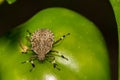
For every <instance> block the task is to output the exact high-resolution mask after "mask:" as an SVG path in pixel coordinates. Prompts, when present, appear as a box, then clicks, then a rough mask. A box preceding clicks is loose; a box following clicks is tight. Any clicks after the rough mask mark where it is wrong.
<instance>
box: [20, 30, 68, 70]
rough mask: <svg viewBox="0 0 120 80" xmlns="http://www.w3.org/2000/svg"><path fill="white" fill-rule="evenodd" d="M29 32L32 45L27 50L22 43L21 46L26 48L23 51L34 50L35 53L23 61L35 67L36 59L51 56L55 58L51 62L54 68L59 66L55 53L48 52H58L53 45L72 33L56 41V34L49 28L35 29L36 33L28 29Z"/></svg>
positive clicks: (42, 59) (41, 59) (28, 37)
mask: <svg viewBox="0 0 120 80" xmlns="http://www.w3.org/2000/svg"><path fill="white" fill-rule="evenodd" d="M27 32H28V33H29V36H27V40H28V41H29V42H30V44H31V47H30V48H25V50H24V47H23V45H21V48H22V49H23V50H24V51H23V53H27V52H28V51H32V52H34V53H35V54H34V55H32V56H31V57H30V60H29V61H25V62H23V63H26V62H30V63H31V64H32V67H33V68H34V67H35V64H34V60H36V59H37V60H39V61H44V60H45V58H46V57H51V58H53V60H52V61H51V62H52V64H53V66H54V68H57V64H56V63H55V57H54V55H52V54H48V53H49V52H56V53H58V51H55V50H53V46H54V45H55V44H57V43H58V42H60V41H61V40H63V39H64V38H65V37H66V36H68V35H70V33H67V34H65V35H63V36H62V37H61V38H59V39H58V40H57V41H54V34H53V33H52V31H51V30H49V29H39V30H37V31H35V32H34V33H31V32H29V31H27ZM21 44H22V43H21ZM59 56H60V57H62V58H64V59H66V60H68V59H67V58H66V57H64V56H63V55H59ZM33 68H32V69H33ZM32 69H31V70H30V71H32ZM57 69H58V70H60V69H59V68H57Z"/></svg>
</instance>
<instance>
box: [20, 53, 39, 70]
mask: <svg viewBox="0 0 120 80" xmlns="http://www.w3.org/2000/svg"><path fill="white" fill-rule="evenodd" d="M36 58H37V55H33V56H31V57H30V60H27V61H24V62H22V63H28V62H29V63H31V65H32V68H31V69H30V72H31V71H32V70H33V69H34V68H35V64H34V60H35V59H36Z"/></svg>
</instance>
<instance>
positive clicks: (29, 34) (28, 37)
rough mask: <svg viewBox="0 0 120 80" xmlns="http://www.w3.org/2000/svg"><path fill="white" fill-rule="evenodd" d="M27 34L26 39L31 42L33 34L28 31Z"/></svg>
mask: <svg viewBox="0 0 120 80" xmlns="http://www.w3.org/2000/svg"><path fill="white" fill-rule="evenodd" d="M27 33H28V35H27V36H26V39H27V40H28V41H29V42H30V36H31V35H32V33H31V32H30V31H29V30H27Z"/></svg>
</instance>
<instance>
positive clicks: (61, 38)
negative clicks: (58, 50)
mask: <svg viewBox="0 0 120 80" xmlns="http://www.w3.org/2000/svg"><path fill="white" fill-rule="evenodd" d="M68 35H70V33H67V34H65V35H63V36H62V37H60V38H59V39H58V40H57V41H55V42H54V43H53V45H55V44H57V43H58V42H60V41H61V40H63V39H64V38H65V37H66V36H68Z"/></svg>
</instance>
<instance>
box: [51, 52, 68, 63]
mask: <svg viewBox="0 0 120 80" xmlns="http://www.w3.org/2000/svg"><path fill="white" fill-rule="evenodd" d="M50 52H55V53H57V54H53V53H52V54H53V55H55V56H58V57H61V58H63V59H66V60H67V61H68V58H66V57H65V56H64V55H61V54H58V53H59V52H58V51H56V50H51V51H50Z"/></svg>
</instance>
